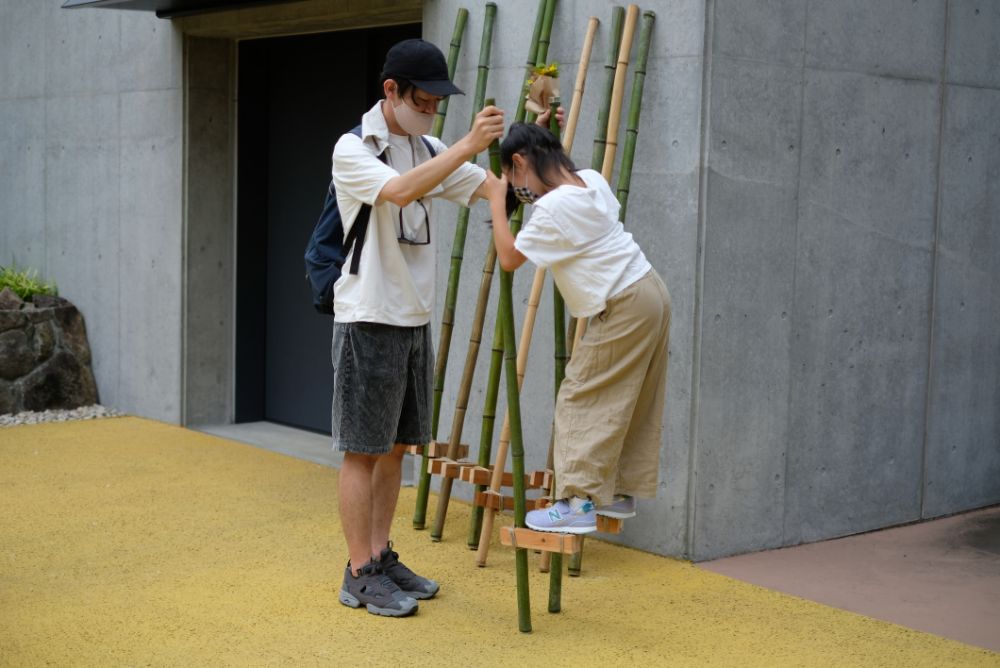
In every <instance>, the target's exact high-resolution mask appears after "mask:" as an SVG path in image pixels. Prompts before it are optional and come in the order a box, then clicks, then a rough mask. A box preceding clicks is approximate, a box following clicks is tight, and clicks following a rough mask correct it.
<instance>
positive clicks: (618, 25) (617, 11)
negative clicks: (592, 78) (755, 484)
mask: <svg viewBox="0 0 1000 668" xmlns="http://www.w3.org/2000/svg"><path fill="white" fill-rule="evenodd" d="M624 23H625V8H624V7H621V6H615V8H614V9H613V10H612V11H611V34H610V35H608V60H607V62H606V63H605V64H604V77H605V78H604V97H603V98H602V100H601V106H600V108H599V109H598V111H597V128H596V129H595V130H594V152H593V155H592V156H591V159H590V168H591V169H595V170H597V171H601V165H603V164H604V147H605V143H606V140H607V138H608V114H609V113H610V112H611V90H612V89H613V88H614V85H615V69H616V67H617V64H618V49H619V48H620V47H621V43H622V28H623V27H624Z"/></svg>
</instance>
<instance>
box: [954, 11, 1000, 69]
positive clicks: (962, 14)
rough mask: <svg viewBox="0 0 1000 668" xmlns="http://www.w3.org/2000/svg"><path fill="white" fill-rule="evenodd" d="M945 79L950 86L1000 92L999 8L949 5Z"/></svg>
mask: <svg viewBox="0 0 1000 668" xmlns="http://www.w3.org/2000/svg"><path fill="white" fill-rule="evenodd" d="M946 77H947V80H948V82H949V83H962V84H969V85H972V86H986V87H989V88H1000V4H998V3H996V2H983V1H982V0H950V1H949V3H948V57H947V73H946Z"/></svg>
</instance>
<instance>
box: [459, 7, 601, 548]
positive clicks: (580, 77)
mask: <svg viewBox="0 0 1000 668" xmlns="http://www.w3.org/2000/svg"><path fill="white" fill-rule="evenodd" d="M597 26H598V21H597V19H596V18H595V17H591V18H590V20H589V21H588V26H587V35H586V36H585V38H584V41H583V52H582V53H581V55H580V65H579V68H578V69H577V76H576V79H577V84H576V86H575V87H574V89H575V90H574V99H575V98H576V97H577V96H576V90H579V91H580V93H581V95H582V92H583V87H584V82H585V81H586V73H587V68H588V67H589V65H590V52H591V51H592V50H593V45H594V34H595V33H596V32H597ZM581 107H582V105H581V104H580V103H579V101H577V103H576V104H574V105H573V106H571V107H570V110H569V117H568V118H567V119H566V132H565V133H564V135H563V147H564V149H565V151H566V152H567V153H569V151H570V150H571V149H572V147H573V139H574V136H575V134H576V126H577V120H578V119H579V116H580V111H581ZM549 119H550V120H549V122H550V124H551V123H553V122H554V121H555V114H554V113H553V114H551V115H550V117H549ZM550 127H551V126H550ZM555 127H556V128H558V123H557V122H556V123H555ZM571 130H572V131H571ZM544 284H545V270H544V269H541V268H538V269H535V276H534V279H533V280H532V283H531V294H530V297H529V299H528V308H527V310H526V311H525V315H524V322H523V323H522V325H521V339H520V347H519V349H518V367H517V374H518V388H520V387H521V386H522V385H523V383H524V370H525V367H526V366H527V361H528V350H529V349H530V347H531V335H532V331H533V330H534V327H535V316H536V314H537V312H538V304H539V301H540V298H541V293H542V287H543V286H544ZM487 390H489V388H487ZM493 406H494V407H495V406H496V403H495V400H494V404H493ZM508 418H509V415H505V416H504V422H503V428H502V429H501V430H500V441H499V443H498V445H497V455H496V461H495V463H494V466H493V477H492V479H491V481H490V492H491V493H494V494H495V493H498V492H499V491H500V486H501V478H502V476H503V469H504V466H505V465H506V461H507V450H508V445H509V443H510V429H509V427H510V423H509V419H508ZM480 454H482V450H480ZM487 461H488V460H487ZM549 468H550V469H551V463H550V464H549ZM476 510H477V511H479V512H480V513H482V509H481V508H476ZM495 516H496V515H495V513H494V512H492V511H491V512H488V513H485V515H483V516H482V520H481V522H480V523H479V524H481V526H480V527H479V528H478V534H477V535H478V537H479V538H478V550H477V552H476V565H478V566H480V567H482V566H485V565H486V559H487V556H488V555H489V549H490V539H491V537H492V535H493V520H494V518H495ZM470 538H471V534H470ZM471 546H472V543H471V542H470V547H471ZM547 556H548V553H543V555H542V557H543V560H544V559H545V558H546V557H547ZM543 563H547V562H545V561H543Z"/></svg>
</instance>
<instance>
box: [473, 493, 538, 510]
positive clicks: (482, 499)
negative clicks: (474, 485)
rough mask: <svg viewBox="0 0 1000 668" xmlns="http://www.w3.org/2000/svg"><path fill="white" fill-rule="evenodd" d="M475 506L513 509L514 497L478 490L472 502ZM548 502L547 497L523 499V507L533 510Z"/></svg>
mask: <svg viewBox="0 0 1000 668" xmlns="http://www.w3.org/2000/svg"><path fill="white" fill-rule="evenodd" d="M501 502H502V503H503V508H502V509H501V508H500V504H501ZM472 504H473V505H475V506H483V507H484V508H489V509H491V510H514V497H512V496H504V495H502V494H495V493H490V492H488V491H487V492H478V493H476V498H475V499H474V500H473V502H472ZM548 504H549V500H548V499H544V498H543V499H525V500H524V507H525V509H526V510H535V509H537V508H544V507H545V506H547V505H548Z"/></svg>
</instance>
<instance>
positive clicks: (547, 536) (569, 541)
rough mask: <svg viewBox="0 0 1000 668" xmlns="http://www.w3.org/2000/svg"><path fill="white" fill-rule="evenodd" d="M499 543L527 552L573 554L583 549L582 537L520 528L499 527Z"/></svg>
mask: <svg viewBox="0 0 1000 668" xmlns="http://www.w3.org/2000/svg"><path fill="white" fill-rule="evenodd" d="M500 542H501V543H502V544H503V545H509V546H511V547H523V548H526V549H529V550H541V551H543V552H559V553H561V554H573V553H575V552H579V551H580V549H581V548H582V547H583V535H582V534H573V533H555V532H549V531H534V530H532V529H526V528H522V527H500Z"/></svg>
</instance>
